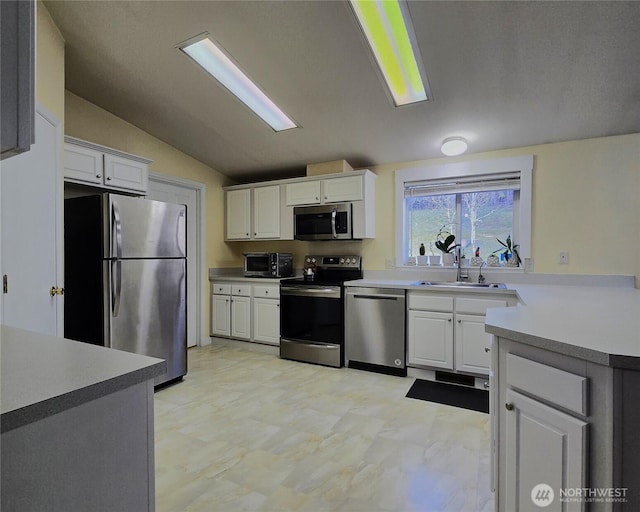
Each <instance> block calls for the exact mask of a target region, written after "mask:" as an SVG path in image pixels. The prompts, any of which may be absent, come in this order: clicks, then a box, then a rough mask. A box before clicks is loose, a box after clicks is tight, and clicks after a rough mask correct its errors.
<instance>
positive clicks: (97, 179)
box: [64, 136, 151, 195]
mask: <svg viewBox="0 0 640 512" xmlns="http://www.w3.org/2000/svg"><path fill="white" fill-rule="evenodd" d="M64 140H65V144H64V179H65V181H68V182H71V183H80V184H83V185H91V186H94V187H100V188H104V189H109V190H117V191H122V192H131V193H134V194H140V195H145V194H146V193H147V188H148V179H149V163H150V162H151V160H148V159H146V158H142V157H139V156H136V155H130V154H128V153H123V152H122V151H118V150H116V149H112V148H107V147H105V146H100V145H98V144H94V143H92V142H87V141H84V140H81V139H75V138H73V137H68V136H67V137H65V138H64Z"/></svg>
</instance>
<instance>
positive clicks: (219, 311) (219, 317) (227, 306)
mask: <svg viewBox="0 0 640 512" xmlns="http://www.w3.org/2000/svg"><path fill="white" fill-rule="evenodd" d="M230 320H231V297H229V295H212V296H211V336H230V335H231V324H230Z"/></svg>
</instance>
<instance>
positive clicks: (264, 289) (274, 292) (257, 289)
mask: <svg viewBox="0 0 640 512" xmlns="http://www.w3.org/2000/svg"><path fill="white" fill-rule="evenodd" d="M253 296H254V297H261V298H263V299H279V298H280V287H279V286H254V287H253Z"/></svg>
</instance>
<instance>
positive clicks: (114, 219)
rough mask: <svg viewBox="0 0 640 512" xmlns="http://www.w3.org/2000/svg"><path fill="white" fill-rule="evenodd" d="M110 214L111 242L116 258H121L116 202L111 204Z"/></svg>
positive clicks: (120, 229) (120, 232) (119, 227)
mask: <svg viewBox="0 0 640 512" xmlns="http://www.w3.org/2000/svg"><path fill="white" fill-rule="evenodd" d="M111 214H112V217H111V219H112V223H111V232H112V233H113V238H112V240H114V241H115V244H116V258H122V222H120V210H119V209H118V203H117V202H116V201H113V202H112V204H111Z"/></svg>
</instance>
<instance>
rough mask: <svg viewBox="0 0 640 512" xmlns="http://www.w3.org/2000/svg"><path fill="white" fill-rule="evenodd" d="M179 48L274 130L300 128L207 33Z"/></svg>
mask: <svg viewBox="0 0 640 512" xmlns="http://www.w3.org/2000/svg"><path fill="white" fill-rule="evenodd" d="M178 48H179V49H180V50H182V51H183V52H184V53H185V54H187V55H188V56H189V57H191V58H192V59H193V60H194V61H195V62H196V63H198V64H199V65H200V66H201V67H202V68H203V69H204V70H205V71H206V72H207V73H209V74H210V75H211V76H213V77H214V78H215V79H216V80H218V82H220V83H221V84H222V85H224V86H225V87H226V88H227V89H228V90H229V91H231V92H232V93H233V94H234V95H235V96H236V97H237V98H238V99H239V100H240V101H242V102H243V103H244V104H245V105H246V106H247V107H249V108H250V109H251V110H253V111H254V112H255V113H256V114H257V115H258V116H259V117H260V118H262V120H263V121H264V122H265V123H267V124H268V125H269V126H271V128H273V129H274V130H275V131H277V132H279V131H282V130H289V129H291V128H297V125H296V123H294V122H293V121H292V120H291V119H290V118H289V117H288V116H287V115H286V114H285V113H284V112H283V111H282V110H280V109H279V108H278V106H277V105H276V104H275V103H274V102H273V101H271V100H270V99H269V97H268V96H267V95H266V94H265V93H264V92H262V90H260V88H259V87H258V86H257V85H256V84H255V83H254V82H252V81H251V80H250V79H249V77H247V75H245V74H244V72H243V71H242V70H241V69H240V68H239V67H238V66H237V65H236V64H235V63H234V62H233V61H232V60H231V58H230V57H229V56H228V55H227V54H226V53H225V52H224V51H223V50H222V48H221V47H220V46H219V45H217V44H216V43H214V42H213V41H212V40H211V39H210V38H209V37H208V35H207V34H202V35H200V36H197V37H196V38H193V39H190V40H189V41H186V42H185V43H182V44H181V45H179V46H178Z"/></svg>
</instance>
